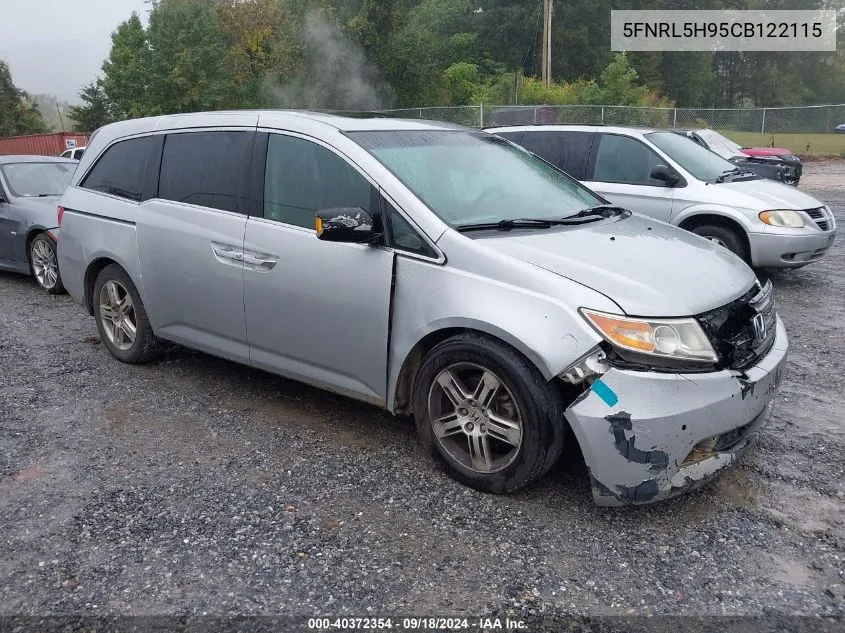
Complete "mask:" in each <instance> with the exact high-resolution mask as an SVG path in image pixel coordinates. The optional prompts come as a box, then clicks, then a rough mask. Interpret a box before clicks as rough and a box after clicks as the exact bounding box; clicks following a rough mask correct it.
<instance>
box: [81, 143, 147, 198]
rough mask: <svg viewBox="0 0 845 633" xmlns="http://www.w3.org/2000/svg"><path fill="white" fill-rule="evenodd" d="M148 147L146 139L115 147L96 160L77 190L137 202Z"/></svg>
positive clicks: (141, 185)
mask: <svg viewBox="0 0 845 633" xmlns="http://www.w3.org/2000/svg"><path fill="white" fill-rule="evenodd" d="M152 144H153V138H152V137H150V136H144V137H141V138H133V139H129V140H126V141H119V142H117V143H115V144H114V145H112V146H111V147H109V148H108V149H107V150H106V151H105V152H104V153H103V155H102V156H101V157H100V158H99V160H97V162H96V164H95V165H94V167H93V168H92V169H91V171H89V172H88V175H86V176H85V178H84V179H83V180H82V183H81V184H80V187H82V188H83V189H90V190H91V191H99V192H100V193H107V194H110V195H112V196H117V197H119V198H126V199H127V200H132V201H134V202H141V201H142V200H143V198H144V183H145V178H146V166H147V157H148V156H149V153H150V149H151V147H152Z"/></svg>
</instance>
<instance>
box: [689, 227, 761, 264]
mask: <svg viewBox="0 0 845 633" xmlns="http://www.w3.org/2000/svg"><path fill="white" fill-rule="evenodd" d="M692 232H693V233H695V234H696V235H698V236H700V237H703V238H704V239H706V240H710V241H711V242H713V243H714V244H718V245H719V246H721V247H723V248H726V249H728V250H729V251H730V252H731V253H733V254H734V255H736V256H737V257H739V258H740V259H742V260H743V261H745V262H746V263H748V261H749V256H748V252H747V249H746V248H745V242H743V240H742V237H740V236H739V234H737V232H736V231H734V230H733V229H730V228H728V227H726V226H721V225H720V224H702V225H701V226H697V227H695V228H694V229H692Z"/></svg>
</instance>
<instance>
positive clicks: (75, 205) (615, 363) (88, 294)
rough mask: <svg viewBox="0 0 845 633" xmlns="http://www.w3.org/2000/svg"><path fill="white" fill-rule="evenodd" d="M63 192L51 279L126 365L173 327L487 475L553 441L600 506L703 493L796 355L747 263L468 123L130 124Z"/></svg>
mask: <svg viewBox="0 0 845 633" xmlns="http://www.w3.org/2000/svg"><path fill="white" fill-rule="evenodd" d="M60 204H61V207H60V209H59V216H60V225H61V226H60V232H59V236H60V237H59V265H60V268H61V273H62V277H63V279H64V283H65V286H66V288H67V290H68V291H69V292H70V294H71V295H72V296H73V297H75V298H76V299H77V300H79V301H80V302H82V304H83V305H84V306H85V307H86V308H87V310H88V311H89V312H90V313H91V314H92V315H93V316H94V317H95V318H96V322H97V327H98V328H99V331H100V334H101V337H102V340H103V342H104V344H105V346H106V347H107V349H108V350H109V351H110V352H111V354H112V355H113V356H114V357H115V358H117V359H119V360H121V361H124V362H128V363H139V362H143V361H147V360H150V359H152V358H154V356H155V354H156V352H157V350H158V349H159V344H160V341H161V340H162V339H165V340H168V341H174V342H176V343H180V344H183V345H187V346H189V347H192V348H196V349H199V350H204V351H206V352H208V353H211V354H215V355H217V356H221V357H224V358H228V359H231V360H233V361H236V362H239V363H244V364H247V365H251V366H253V367H257V368H260V369H264V370H268V371H271V372H274V373H277V374H280V375H283V376H287V377H290V378H293V379H296V380H300V381H303V382H306V383H309V384H312V385H317V386H319V387H323V388H325V389H328V390H331V391H334V392H337V393H341V394H345V395H348V396H350V397H353V398H357V399H360V400H363V401H366V402H370V403H372V404H374V405H377V406H379V407H384V408H386V409H388V410H390V411H391V412H394V413H397V414H413V416H414V418H415V421H416V425H417V430H418V433H419V436H420V438H421V440H422V443H423V444H424V445H425V446H427V447H429V448H430V449H431V450H432V451H433V452H434V454H435V455H436V456H437V457H439V458H440V460H441V462H442V464H443V465H444V467H445V469H446V470H447V471H448V472H449V473H450V474H451V475H452V476H453V477H454V478H456V479H458V480H459V481H461V482H463V483H465V484H467V485H470V486H472V487H475V488H477V489H479V490H483V491H487V492H494V493H504V492H509V491H513V490H517V489H518V488H521V487H523V486H525V485H527V484H529V483H531V482H532V481H534V480H536V479H537V478H539V477H541V476H542V475H543V474H544V473H545V472H547V471H548V470H549V468H551V466H552V465H553V464H554V463H555V461H556V460H557V459H558V457H559V456H560V455H561V451H562V448H563V446H564V443H565V442H567V441H574V442H577V443H578V445H579V446H580V449H581V452H582V453H583V456H584V460H585V462H586V464H587V466H588V468H589V473H590V480H591V484H592V490H593V493H594V496H595V499H596V501H597V502H598V503H600V504H604V505H617V504H627V503H648V502H653V501H656V500H659V499H663V498H666V497H669V496H671V495H673V494H676V493H677V492H679V491H682V490H687V489H690V488H693V487H696V486H698V485H700V484H701V483H703V482H705V481H707V480H708V479H709V478H710V477H711V476H713V475H714V474H715V473H717V472H718V471H720V470H721V469H722V468H724V467H725V466H727V465H729V464H730V463H732V462H733V461H734V460H735V459H736V458H738V457H739V456H740V455H742V454H743V453H744V452H745V451H747V450H748V448H749V447H750V446H751V445H752V444H753V441H754V440H755V438H756V437H757V435H758V433H759V431H760V429H761V428H762V427H763V426H764V424H765V422H766V419H767V416H768V415H769V412H770V410H771V407H772V397H773V393H774V391H775V389H776V387H777V385H778V381H779V379H780V377H781V372H782V369H783V367H784V362H785V358H786V353H787V339H786V334H785V330H784V327H783V324H782V323H781V321H780V319H779V318H778V316H777V314H776V311H775V306H774V299H773V297H772V288H771V285H770V284H767V285H766V286H765V287H764V286H761V285H760V283H759V282H758V280H757V278H756V277H755V275H754V273H753V272H752V271H751V269H750V268H748V267H747V266H746V265H745V264H744V263H743V262H742V261H741V260H740V259H738V258H736V257H734V256H733V255H732V254H731V253H729V252H728V251H726V250H725V249H723V248H719V247H717V246H716V245H714V244H711V243H710V242H706V241H704V240H701V239H699V238H697V237H695V236H693V235H690V234H689V233H687V232H685V231H682V230H679V229H677V228H675V227H671V226H668V225H666V224H663V223H660V222H654V221H653V220H650V219H648V218H644V217H641V216H638V215H635V214H632V213H631V212H630V211H628V210H625V209H622V208H618V207H615V206H612V205H608V204H606V201H604V200H602V199H601V198H599V197H598V196H596V195H595V194H593V193H591V192H590V191H589V190H588V189H586V188H584V187H583V186H582V185H580V184H578V183H577V182H576V181H575V180H573V179H571V178H570V177H568V176H567V175H565V174H564V173H563V172H561V171H559V170H557V169H555V168H554V167H552V166H550V165H549V164H547V163H545V162H543V161H541V160H539V159H538V158H536V157H535V156H533V155H532V154H530V153H529V152H527V151H525V150H523V149H520V148H518V147H517V146H515V145H513V144H511V143H509V142H507V141H504V140H502V139H500V138H498V137H496V136H493V135H490V134H486V133H484V132H479V131H472V130H467V129H464V128H460V127H457V126H451V125H447V124H441V123H433V122H425V121H401V120H390V119H358V118H342V117H335V116H330V115H322V114H309V113H296V112H278V111H277V112H233V113H212V114H192V115H181V116H168V117H161V118H152V119H140V120H133V121H125V122H122V123H117V124H114V125H110V126H107V127H105V128H102V129H101V130H100V131H99V132H98V133H97V134H96V135H95V137H94V139H93V140H92V141H91V143H90V144H89V146H88V149H87V151H86V153H85V155H84V157H83V158H82V162H81V163H80V166H79V169H78V170H77V172H76V175H75V176H74V179H73V182H72V184H71V187H70V188H69V189H68V190H67V192H66V193H65V195H64V197H63V198H62V200H61V202H60ZM667 263H671V265H667ZM162 370H163V371H166V370H165V369H162Z"/></svg>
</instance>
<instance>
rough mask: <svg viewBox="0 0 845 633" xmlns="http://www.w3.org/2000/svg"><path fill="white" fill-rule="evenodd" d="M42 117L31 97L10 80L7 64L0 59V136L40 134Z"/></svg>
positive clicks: (42, 126) (44, 127) (45, 129)
mask: <svg viewBox="0 0 845 633" xmlns="http://www.w3.org/2000/svg"><path fill="white" fill-rule="evenodd" d="M46 131H47V126H46V125H45V124H44V119H43V118H42V117H41V113H40V112H39V111H38V106H37V105H36V103H35V102H34V101H33V100H32V98H31V97H30V96H29V95H28V94H27V93H26V92H24V91H23V90H21V89H19V88H18V87H17V86H16V85H15V84H14V82H13V81H12V73H11V71H10V70H9V65H8V64H7V63H6V62H4V61H1V60H0V136H18V135H22V134H41V133H43V132H46Z"/></svg>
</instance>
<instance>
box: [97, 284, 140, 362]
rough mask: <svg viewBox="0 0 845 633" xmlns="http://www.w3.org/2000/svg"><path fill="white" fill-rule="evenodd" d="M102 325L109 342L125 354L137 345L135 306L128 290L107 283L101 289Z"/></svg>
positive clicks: (121, 286)
mask: <svg viewBox="0 0 845 633" xmlns="http://www.w3.org/2000/svg"><path fill="white" fill-rule="evenodd" d="M100 323H101V324H102V326H103V331H104V332H105V333H106V336H107V337H108V339H109V341H110V342H111V344H112V345H114V346H115V347H116V348H117V349H119V350H121V351H123V352H125V351H127V350H129V349H130V348H131V347H132V345H134V344H135V337H136V336H137V333H138V325H137V320H136V318H135V305H134V304H133V303H132V296H131V295H130V294H129V292H128V291H127V290H126V288H125V287H124V286H123V285H122V284H120V283H118V282H117V281H107V282H106V283H105V284H103V287H102V288H101V289H100Z"/></svg>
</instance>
